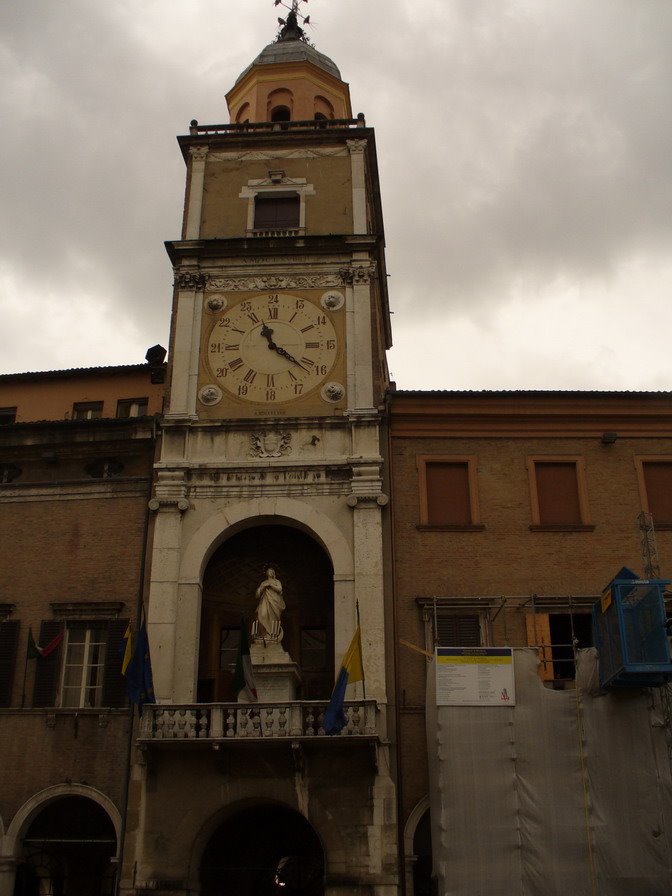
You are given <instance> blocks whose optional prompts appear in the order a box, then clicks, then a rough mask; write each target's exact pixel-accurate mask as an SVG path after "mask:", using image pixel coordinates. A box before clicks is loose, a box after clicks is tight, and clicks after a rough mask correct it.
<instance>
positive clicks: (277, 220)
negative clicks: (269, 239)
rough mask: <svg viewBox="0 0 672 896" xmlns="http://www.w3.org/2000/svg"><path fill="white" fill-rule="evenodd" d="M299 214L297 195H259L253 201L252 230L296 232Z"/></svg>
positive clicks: (299, 204)
mask: <svg viewBox="0 0 672 896" xmlns="http://www.w3.org/2000/svg"><path fill="white" fill-rule="evenodd" d="M300 214H301V200H300V198H299V194H298V193H272V194H268V193H265V194H261V195H258V196H257V197H256V198H255V201H254V229H255V230H264V231H268V230H297V229H298V227H299V221H300Z"/></svg>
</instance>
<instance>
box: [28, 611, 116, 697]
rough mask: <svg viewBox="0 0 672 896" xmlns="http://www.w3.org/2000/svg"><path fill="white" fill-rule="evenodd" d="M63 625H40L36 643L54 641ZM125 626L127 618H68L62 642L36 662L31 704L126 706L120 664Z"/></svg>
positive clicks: (41, 643)
mask: <svg viewBox="0 0 672 896" xmlns="http://www.w3.org/2000/svg"><path fill="white" fill-rule="evenodd" d="M62 626H63V623H61V622H59V621H56V620H45V621H44V622H43V623H42V625H41V627H40V639H39V644H40V646H44V645H45V644H48V643H49V642H50V641H52V640H53V638H55V637H56V635H58V634H59V632H60V631H61V629H62ZM127 627H128V619H111V620H100V621H95V622H94V621H91V622H86V621H79V620H77V621H72V622H71V621H68V622H66V624H65V633H64V638H63V642H62V643H61V645H60V646H59V647H58V648H57V649H56V650H54V652H53V653H51V654H49V656H46V657H43V656H40V657H37V659H36V660H35V661H34V662H35V663H36V664H37V665H36V671H35V690H34V694H33V706H56V705H58V706H62V707H64V708H73V709H76V708H84V707H98V706H109V707H122V706H125V705H126V686H125V681H124V678H123V676H122V674H121V662H122V653H123V651H122V641H123V637H124V633H125V632H126V629H127Z"/></svg>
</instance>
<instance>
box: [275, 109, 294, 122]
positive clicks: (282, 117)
mask: <svg viewBox="0 0 672 896" xmlns="http://www.w3.org/2000/svg"><path fill="white" fill-rule="evenodd" d="M291 119H292V114H291V112H290V111H289V108H288V107H287V106H276V107H275V108H274V109H272V110H271V121H291Z"/></svg>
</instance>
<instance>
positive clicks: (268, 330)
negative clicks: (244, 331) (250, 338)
mask: <svg viewBox="0 0 672 896" xmlns="http://www.w3.org/2000/svg"><path fill="white" fill-rule="evenodd" d="M261 335H262V336H263V337H264V339H268V345H269V348H270V347H271V346H272V345H274V344H275V343H273V342H271V337H272V336H273V330H271V328H270V327H267V326H266V324H263V325H262V327H261Z"/></svg>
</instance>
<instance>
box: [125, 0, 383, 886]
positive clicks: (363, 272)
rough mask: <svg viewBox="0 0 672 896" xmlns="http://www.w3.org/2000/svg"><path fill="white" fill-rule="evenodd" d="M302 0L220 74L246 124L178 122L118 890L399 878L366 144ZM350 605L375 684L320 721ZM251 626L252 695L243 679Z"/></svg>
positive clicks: (375, 209)
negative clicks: (138, 704) (156, 441)
mask: <svg viewBox="0 0 672 896" xmlns="http://www.w3.org/2000/svg"><path fill="white" fill-rule="evenodd" d="M297 6H298V4H297V3H294V4H293V8H292V10H291V11H290V13H289V14H288V15H287V17H286V19H285V20H282V21H281V24H282V28H281V31H280V33H279V35H278V38H277V40H276V41H275V42H274V43H271V44H270V45H269V46H267V47H266V48H265V49H264V50H263V51H262V52H261V53H260V54H259V56H258V57H257V58H256V59H255V60H254V61H253V62H252V64H251V65H250V66H248V68H246V69H245V71H243V72H242V74H241V75H240V76H239V78H238V79H237V81H236V83H235V84H234V86H233V87H232V88H231V90H230V91H229V93H228V94H227V97H226V99H227V104H228V109H229V115H230V119H231V123H230V124H219V125H200V124H198V123H197V122H196V121H192V123H191V127H190V129H189V134H188V135H185V136H182V137H179V138H178V140H179V145H180V148H181V151H182V154H183V156H184V159H185V162H186V166H187V186H186V196H185V206H184V209H185V211H184V222H183V228H182V236H181V239H179V240H174V241H172V242H169V243H168V244H167V250H168V254H169V256H170V260H171V262H172V264H173V268H174V273H175V289H174V299H173V313H172V325H171V343H170V345H171V351H170V364H169V377H170V389H169V399H168V406H167V412H166V415H165V417H164V420H163V433H162V446H161V453H160V457H159V459H158V462H157V464H156V487H155V492H154V495H153V497H152V500H151V502H150V508H151V509H152V511H153V512H154V526H153V541H152V546H151V582H150V587H149V600H148V605H147V624H148V634H149V641H150V647H151V657H152V664H153V673H154V686H155V692H156V698H157V705H156V706H155V707H151V706H148V707H146V708H145V713H144V714H143V720H142V726H141V732H140V738H139V741H138V743H139V745H140V747H141V751H140V753H139V755H140V756H141V761H139V762H138V763H137V764H136V765H135V766H134V769H133V783H134V787H133V788H132V789H131V794H132V795H133V794H135V797H134V799H135V800H136V804H135V805H136V808H137V812H131V813H130V814H129V828H128V834H127V840H126V852H125V861H124V870H123V873H122V892H129V893H130V892H139V891H141V890H142V887H143V886H144V887H145V888H150V889H151V888H153V889H157V888H158V889H160V888H161V886H163V885H164V884H166V881H168V884H167V886H168V887H169V889H171V892H176V891H177V892H184V893H187V892H195V891H196V890H197V889H198V890H199V892H201V893H202V894H203V896H208V894H215V893H219V892H221V891H223V890H226V892H231V893H236V894H237V893H238V892H240V893H241V894H242V893H251V892H257V890H256V889H254V887H255V886H257V884H255V883H254V881H255V880H257V879H261V878H263V879H264V880H266V883H265V884H263V886H262V888H261V889H259V890H258V892H260V893H266V892H267V891H268V893H271V892H277V893H280V892H282V890H280V889H277V887H278V886H285V884H287V883H288V882H289V879H290V878H291V880H292V881H293V884H292V886H294V891H295V892H297V893H306V894H315V896H318V894H322V893H329V894H332V893H333V894H336V893H339V894H341V893H355V892H356V893H371V894H373V893H374V892H375V893H378V894H383V893H388V892H389V893H392V892H396V882H397V875H396V834H395V830H396V827H395V822H396V812H395V805H396V799H395V792H394V784H393V780H392V776H391V772H390V768H391V761H390V756H389V746H388V745H389V741H390V738H391V735H392V732H391V731H390V730H389V727H388V724H391V719H392V713H390V714H389V715H388V711H387V710H388V702H389V701H390V699H391V698H390V689H391V686H392V676H391V675H390V672H389V661H388V659H387V658H386V655H387V647H386V645H387V643H388V641H389V638H390V621H389V620H390V619H391V606H390V603H391V595H390V585H389V582H388V579H387V573H386V569H387V564H386V557H387V552H386V548H385V544H386V542H385V537H384V532H385V531H386V527H385V515H386V513H387V509H386V505H387V496H386V494H385V491H384V488H383V482H384V471H383V455H384V449H383V446H382V444H381V424H382V416H383V412H384V400H385V391H386V388H387V386H388V374H387V366H386V360H385V350H386V348H388V347H389V345H390V326H389V311H388V299H387V282H386V273H385V258H384V239H383V224H382V213H381V204H380V193H379V186H378V170H377V161H376V151H375V141H374V133H373V130H372V129H370V128H369V127H367V125H366V122H365V119H364V116H363V115H361V114H360V115H358V116H357V117H353V114H352V110H351V105H350V95H349V89H348V85H347V84H346V83H345V82H344V81H343V80H342V78H341V76H340V72H339V70H338V68H337V67H336V65H335V64H334V63H333V62H332V61H331V60H330V59H329V58H328V57H326V56H324V55H323V54H322V53H320V52H318V51H317V50H316V49H315V48H314V47H313V46H312V45H311V44H310V43H309V42H308V41H307V39H306V36H305V33H304V30H303V27H302V26H303V24H304V23H303V22H302V21H301V18H300V16H299V15H298V12H297ZM269 576H270V584H269ZM262 580H264V581H262ZM277 583H279V584H277ZM272 589H276V590H275V591H273V590H272ZM278 589H279V590H278ZM276 592H277V594H280V593H281V595H282V596H281V597H280V598H279V600H278V601H276V602H275V603H273V600H274V597H273V595H274V594H276ZM260 595H261V597H260ZM264 595H271V597H270V598H267V597H266V596H264ZM267 599H269V600H270V601H271V604H270V606H271V611H270V616H269V612H268V606H266V607H265V609H264V612H263V613H262V602H263V601H266V600H267ZM274 613H275V617H274V616H273V614H274ZM241 619H243V620H244V621H243V623H242V629H241ZM269 619H270V620H271V621H270V622H269ZM358 622H359V625H360V631H361V641H362V658H363V671H364V681H363V682H356V683H355V684H351V685H350V686H349V687H348V689H347V692H346V696H345V704H344V718H345V725H344V727H343V728H342V730H340V731H338V732H337V733H336V734H332V735H328V734H326V733H325V730H324V728H323V727H322V723H323V720H324V713H325V711H326V708H327V704H328V702H329V699H330V695H331V691H332V688H333V685H334V681H335V678H336V676H337V675H338V672H339V669H340V665H341V660H342V658H343V656H344V654H345V653H346V651H347V650H348V646H349V645H350V642H351V639H352V638H353V635H354V633H355V631H356V628H357V625H358ZM248 638H249V640H250V646H251V662H252V667H253V671H254V675H255V679H256V683H257V689H258V695H257V697H258V699H257V700H256V701H254V700H252V699H251V695H250V693H249V692H248V691H246V690H243V691H241V692H240V693H236V691H235V688H234V687H233V681H234V674H233V672H234V667H235V664H236V659H237V656H238V654H239V653H240V651H241V639H242V642H243V644H244V643H245V642H246V641H247V639H248ZM355 677H356V676H355ZM132 804H133V797H132ZM176 811H177V812H178V815H179V819H177V820H176ZM133 819H135V820H136V821H137V823H135V821H133V822H132V820H133ZM250 838H251V839H252V841H253V843H254V844H255V849H254V850H252V851H251V852H249V851H246V850H248V847H247V843H248V841H249V839H250ZM239 841H240V842H239ZM232 843H238V845H237V846H231V844H232ZM132 869H135V870H134V871H133V870H132ZM245 869H247V870H245ZM255 875H256V877H255ZM283 875H285V876H286V877H287V880H286V881H284V882H283ZM133 878H134V879H135V883H132V879H133ZM274 882H275V883H274ZM274 887H275V888H276V889H274ZM285 892H287V891H285Z"/></svg>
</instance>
